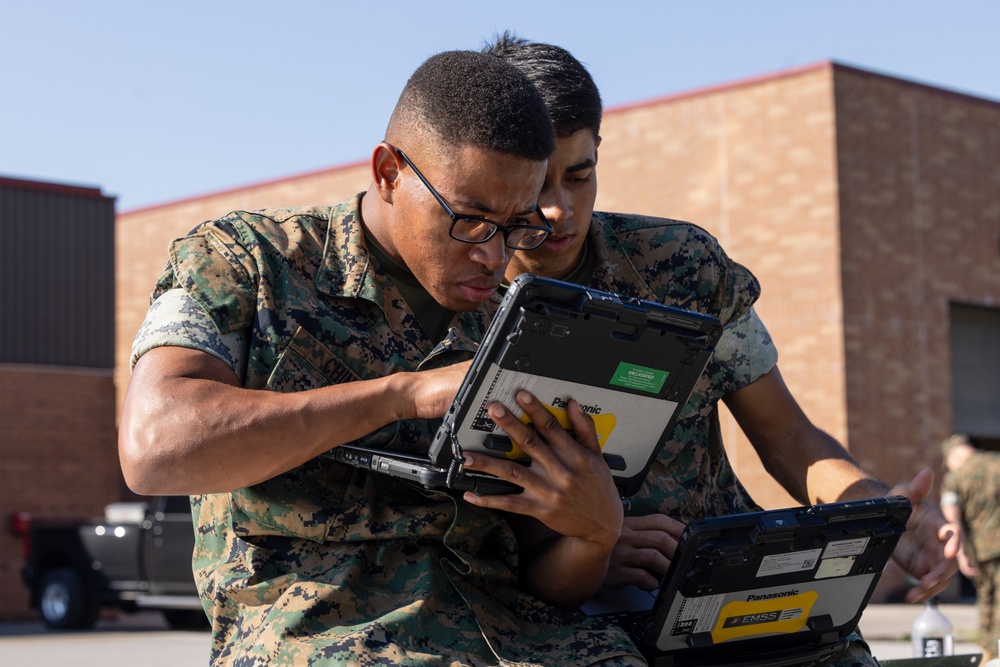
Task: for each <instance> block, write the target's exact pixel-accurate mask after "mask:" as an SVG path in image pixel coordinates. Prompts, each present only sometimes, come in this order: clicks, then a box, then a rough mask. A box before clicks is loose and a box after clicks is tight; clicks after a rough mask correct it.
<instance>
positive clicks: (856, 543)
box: [823, 537, 871, 558]
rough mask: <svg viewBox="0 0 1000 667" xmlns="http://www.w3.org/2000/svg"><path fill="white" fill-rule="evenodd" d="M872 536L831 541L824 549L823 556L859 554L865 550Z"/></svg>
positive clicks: (838, 556) (833, 556)
mask: <svg viewBox="0 0 1000 667" xmlns="http://www.w3.org/2000/svg"><path fill="white" fill-rule="evenodd" d="M870 539H871V538H870V537H858V538H856V539H853V540H837V541H836V542H830V543H829V544H828V545H826V549H824V550H823V558H840V557H842V556H857V555H858V554H862V553H864V552H865V547H867V546H868V541H869V540H870Z"/></svg>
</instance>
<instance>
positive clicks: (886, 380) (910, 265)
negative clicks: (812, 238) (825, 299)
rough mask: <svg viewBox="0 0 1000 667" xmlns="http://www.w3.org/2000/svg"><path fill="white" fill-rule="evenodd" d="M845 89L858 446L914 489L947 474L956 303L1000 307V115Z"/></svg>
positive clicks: (844, 73) (938, 99)
mask: <svg viewBox="0 0 1000 667" xmlns="http://www.w3.org/2000/svg"><path fill="white" fill-rule="evenodd" d="M836 81H837V85H836V90H837V127H838V156H839V163H840V181H841V185H840V190H841V228H842V230H843V231H842V238H843V274H844V294H845V299H844V311H845V313H844V321H845V327H844V335H845V340H846V349H847V381H848V412H849V415H850V419H849V437H850V442H851V448H852V450H853V451H854V452H855V454H856V455H857V456H858V457H859V458H860V459H861V460H862V462H863V463H864V464H865V465H867V466H868V467H870V468H871V469H873V470H875V471H877V472H878V473H879V474H880V475H882V476H884V477H885V478H887V479H890V480H896V479H900V480H901V479H905V478H906V477H907V476H909V475H912V474H913V473H915V472H916V471H917V470H919V469H920V468H921V467H923V466H925V465H930V466H932V467H933V468H934V469H935V470H936V471H941V470H942V468H941V463H940V457H939V454H938V451H937V443H939V442H940V441H941V440H942V439H944V438H945V437H946V436H947V435H948V434H949V433H950V432H951V429H952V416H951V413H952V406H951V386H950V359H949V340H948V305H949V303H950V302H952V301H954V302H960V303H966V304H976V305H992V306H996V304H998V303H1000V252H998V250H1000V248H998V241H1000V197H997V193H1000V162H998V160H997V157H996V156H997V155H998V154H1000V104H997V103H995V102H989V101H985V100H980V99H975V98H971V97H966V96H962V95H957V94H954V93H949V92H946V91H943V90H939V89H934V88H929V87H925V86H919V85H915V84H909V83H905V82H900V81H897V80H893V79H888V78H885V77H879V76H875V75H871V74H868V73H866V72H861V71H857V70H853V69H849V68H841V69H839V70H838V71H837V77H836ZM897 470H898V471H899V472H898V473H897V472H895V471H897Z"/></svg>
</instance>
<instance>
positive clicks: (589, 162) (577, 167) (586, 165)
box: [566, 158, 597, 174]
mask: <svg viewBox="0 0 1000 667" xmlns="http://www.w3.org/2000/svg"><path fill="white" fill-rule="evenodd" d="M596 166H597V160H595V159H593V158H587V159H586V160H584V161H583V162H580V163H579V164H574V165H573V166H571V167H569V168H568V169H566V173H567V174H570V173H573V172H575V171H583V170H584V169H593V168H594V167H596Z"/></svg>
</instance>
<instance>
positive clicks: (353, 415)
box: [119, 350, 414, 494]
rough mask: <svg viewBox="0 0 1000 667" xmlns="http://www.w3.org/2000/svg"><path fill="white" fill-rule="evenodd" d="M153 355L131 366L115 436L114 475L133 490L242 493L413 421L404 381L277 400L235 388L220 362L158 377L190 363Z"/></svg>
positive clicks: (278, 396) (376, 382) (340, 387)
mask: <svg viewBox="0 0 1000 667" xmlns="http://www.w3.org/2000/svg"><path fill="white" fill-rule="evenodd" d="M156 353H157V350H153V351H151V352H149V353H147V356H148V357H150V359H149V360H147V359H146V357H143V359H140V362H139V364H137V365H136V370H135V373H134V374H133V378H132V382H131V383H130V385H129V391H128V394H127V395H126V399H125V404H124V406H123V411H122V420H121V427H120V430H119V455H120V458H121V463H122V470H123V471H124V473H125V478H126V481H127V482H128V484H129V486H130V487H131V488H133V489H134V490H135V491H137V492H139V493H144V494H196V493H214V492H222V491H230V490H233V489H236V488H241V487H244V486H249V485H251V484H255V483H258V482H261V481H263V480H265V479H269V478H271V477H274V476H275V475H278V474H280V473H283V472H285V471H287V470H290V469H292V468H294V467H295V466H298V465H301V464H302V463H304V462H305V461H308V460H309V459H311V458H313V457H315V456H317V455H319V454H321V453H323V452H325V451H327V450H329V449H330V448H332V447H335V446H337V445H339V444H342V443H344V442H349V441H351V440H354V439H356V438H358V437H361V436H363V435H365V434H367V433H370V432H372V431H374V430H376V429H378V428H380V427H381V426H384V425H385V424H387V423H390V422H392V421H395V420H396V419H402V418H406V417H410V416H414V415H412V414H407V412H406V411H407V406H406V403H405V401H403V400H401V399H400V396H401V392H400V391H399V385H400V384H401V383H405V381H406V380H405V379H404V378H402V377H400V378H395V377H389V378H382V379H378V380H370V381H364V382H353V383H350V384H349V385H337V386H333V387H327V388H323V389H316V390H311V391H304V392H296V393H287V394H282V393H276V392H270V391H257V390H247V389H242V388H240V387H238V386H235V382H236V380H235V376H231V375H230V376H227V375H226V373H227V372H228V369H226V368H225V367H224V366H221V362H219V366H215V365H212V364H210V363H209V364H206V365H204V366H197V364H200V363H202V362H203V360H200V361H199V360H196V361H195V364H196V365H195V366H192V368H191V370H190V372H187V371H188V369H187V368H185V367H184V366H183V365H181V369H182V370H184V371H185V372H182V373H173V374H170V373H163V372H161V371H162V367H161V366H159V365H158V364H161V363H162V362H164V361H167V362H170V363H173V364H174V365H175V367H176V365H177V362H178V359H180V360H181V361H180V363H181V364H183V363H184V362H185V361H186V360H188V359H189V358H193V357H186V356H180V357H178V356H177V354H178V353H176V352H175V353H174V356H173V357H169V356H164V355H157V354H156ZM166 354H167V355H169V354H170V352H167V353H166ZM179 354H180V355H184V354H198V353H191V352H188V353H185V352H181V353H179ZM147 361H148V363H147ZM220 366H221V367H220ZM206 369H207V370H206Z"/></svg>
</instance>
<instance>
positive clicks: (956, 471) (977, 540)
mask: <svg viewBox="0 0 1000 667" xmlns="http://www.w3.org/2000/svg"><path fill="white" fill-rule="evenodd" d="M956 447H968V448H970V451H969V453H968V458H966V459H965V460H964V461H962V462H961V464H960V465H957V466H955V467H952V465H951V462H950V461H949V462H948V463H949V465H948V467H949V469H950V470H949V472H948V473H947V474H946V475H945V477H944V482H943V483H942V486H941V505H942V506H943V507H945V508H946V509H947V506H952V507H954V508H956V509H957V510H958V512H959V518H960V519H961V524H962V530H963V532H964V537H963V539H962V548H963V549H964V550H965V552H966V553H967V555H968V557H969V558H970V559H971V561H972V562H973V563H975V564H976V566H977V567H978V569H979V573H978V574H977V575H976V576H975V577H974V579H973V580H974V583H975V586H976V606H977V607H978V609H979V643H980V644H981V645H982V646H983V648H984V652H985V653H986V657H987V658H990V657H995V656H996V655H997V641H998V640H1000V600H998V599H997V597H998V595H1000V502H998V499H1000V453H998V452H985V451H982V450H980V449H976V448H975V446H974V445H973V444H972V442H971V441H970V440H969V439H968V437H967V436H965V435H962V434H957V435H954V436H951V437H950V438H948V439H947V440H945V442H944V443H942V450H943V454H944V455H945V457H946V461H947V460H948V456H949V453H950V451H951V450H952V449H953V448H956Z"/></svg>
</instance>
